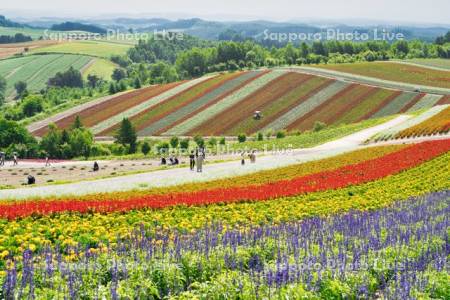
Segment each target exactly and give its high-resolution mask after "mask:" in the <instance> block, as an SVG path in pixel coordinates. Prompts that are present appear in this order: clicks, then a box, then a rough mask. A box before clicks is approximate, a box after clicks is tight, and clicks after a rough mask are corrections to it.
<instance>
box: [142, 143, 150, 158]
mask: <svg viewBox="0 0 450 300" xmlns="http://www.w3.org/2000/svg"><path fill="white" fill-rule="evenodd" d="M150 149H151V148H150V144H149V143H148V142H147V141H145V142H144V143H143V144H142V147H141V151H142V153H143V154H144V155H145V156H147V154H148V153H149V152H150Z"/></svg>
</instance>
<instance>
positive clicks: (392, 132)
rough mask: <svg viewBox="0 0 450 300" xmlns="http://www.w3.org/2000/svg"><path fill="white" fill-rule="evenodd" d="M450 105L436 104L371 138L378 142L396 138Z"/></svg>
mask: <svg viewBox="0 0 450 300" xmlns="http://www.w3.org/2000/svg"><path fill="white" fill-rule="evenodd" d="M449 106H450V105H438V106H434V107H432V108H430V109H428V110H426V111H424V112H422V113H421V114H419V115H417V116H415V117H412V118H410V119H408V120H406V121H405V122H403V123H401V124H398V125H397V126H394V127H392V128H389V129H387V130H385V131H383V132H381V133H379V134H377V135H375V136H374V137H372V138H371V141H375V142H378V141H385V140H389V139H391V138H394V137H395V136H396V135H397V134H398V133H399V132H401V131H403V130H405V129H408V128H411V127H413V126H416V125H418V124H420V123H422V122H424V121H426V120H428V119H430V118H432V117H434V116H435V115H437V114H439V113H440V112H441V111H443V110H444V109H446V108H448V107H449Z"/></svg>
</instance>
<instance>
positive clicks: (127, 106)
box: [33, 63, 448, 137]
mask: <svg viewBox="0 0 450 300" xmlns="http://www.w3.org/2000/svg"><path fill="white" fill-rule="evenodd" d="M93 66H95V63H94V64H93V65H90V66H88V67H87V70H83V71H84V72H85V74H86V73H88V70H90V67H93ZM160 88H161V89H162V90H163V91H164V93H163V94H162V95H157V94H155V95H152V96H151V97H149V98H148V99H145V101H144V99H141V100H139V101H135V100H136V99H133V97H134V95H137V94H139V93H140V92H139V91H136V92H133V94H130V95H129V96H127V97H124V96H121V97H120V99H121V100H120V101H121V102H122V103H121V105H120V106H115V108H114V109H113V108H111V109H107V111H109V112H108V113H100V112H94V113H93V111H92V110H90V111H89V112H85V113H83V112H81V113H80V112H77V114H80V117H81V119H82V121H85V122H86V125H87V126H89V127H91V129H92V130H93V132H94V133H95V134H96V135H97V136H112V135H113V133H114V132H115V130H116V129H117V126H118V125H119V123H120V121H121V120H122V118H123V117H128V118H130V120H131V122H132V123H133V125H134V126H135V127H136V129H137V131H138V135H139V136H144V137H145V136H171V135H178V136H195V135H206V136H210V135H212V136H214V135H215V136H223V135H225V136H233V135H234V136H235V135H238V134H241V133H245V134H248V135H250V134H254V133H257V132H263V133H267V132H269V131H272V132H276V131H279V130H282V129H287V130H288V131H298V130H300V131H307V130H311V129H312V128H313V127H314V125H315V124H316V122H323V123H325V124H326V125H327V126H334V125H341V124H351V123H357V122H360V121H363V120H367V119H376V118H380V117H387V116H391V115H395V114H399V113H413V112H414V111H417V110H422V109H427V108H430V107H432V106H435V105H438V104H445V103H446V102H447V101H448V97H446V96H441V95H433V94H425V93H414V92H406V91H399V90H391V89H383V88H379V87H373V86H368V85H362V84H355V83H353V84H350V83H347V82H344V81H339V80H333V79H328V78H324V77H321V76H315V75H309V74H305V73H300V72H290V71H286V70H279V69H274V70H260V71H244V72H235V73H224V74H219V75H213V76H212V77H208V76H206V77H202V78H198V79H195V80H190V81H186V82H183V83H179V84H175V85H165V86H161V87H160ZM113 98H114V97H113ZM153 98H154V99H153ZM142 101H143V102H142ZM156 104H158V105H157V106H155V105H156ZM100 109H101V110H104V108H99V110H100ZM255 111H260V112H261V115H262V117H261V118H260V119H255V118H254V112H255ZM87 113H88V114H90V115H89V120H87V119H86V120H85V117H86V114H87ZM75 117H76V115H75V114H73V115H70V114H69V115H68V116H66V117H64V119H63V120H58V122H57V125H58V126H61V128H66V127H67V126H69V124H71V122H72V121H73V120H74V119H75ZM64 120H66V121H64ZM45 131H46V129H40V130H39V131H36V130H34V132H33V134H35V135H42V134H43V133H44V132H45Z"/></svg>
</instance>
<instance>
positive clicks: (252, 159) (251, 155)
mask: <svg viewBox="0 0 450 300" xmlns="http://www.w3.org/2000/svg"><path fill="white" fill-rule="evenodd" d="M246 156H247V152H245V151H242V154H241V165H243V166H244V165H245V157H246ZM248 158H249V159H250V163H252V164H254V163H256V150H253V151H252V152H250V153H249V154H248Z"/></svg>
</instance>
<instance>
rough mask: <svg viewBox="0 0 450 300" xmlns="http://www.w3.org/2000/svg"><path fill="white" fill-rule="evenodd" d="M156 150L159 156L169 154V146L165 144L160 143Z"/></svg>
mask: <svg viewBox="0 0 450 300" xmlns="http://www.w3.org/2000/svg"><path fill="white" fill-rule="evenodd" d="M156 149H157V150H158V153H159V154H167V153H169V149H170V146H169V143H167V142H161V143H159V144H158V145H157V146H156Z"/></svg>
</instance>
